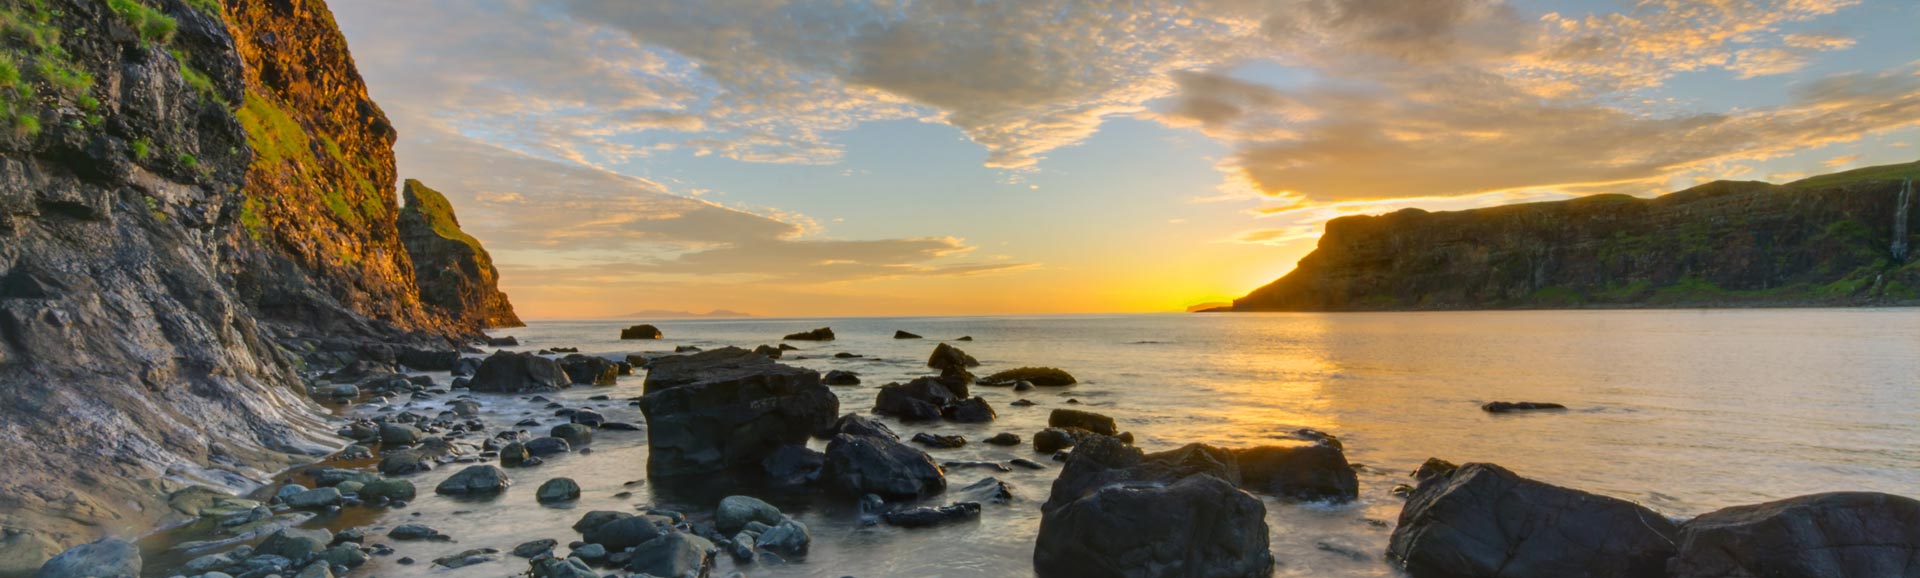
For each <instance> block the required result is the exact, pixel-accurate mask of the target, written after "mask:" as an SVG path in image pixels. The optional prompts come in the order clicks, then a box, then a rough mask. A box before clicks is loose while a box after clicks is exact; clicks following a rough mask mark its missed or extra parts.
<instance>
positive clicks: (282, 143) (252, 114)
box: [235, 91, 371, 235]
mask: <svg viewBox="0 0 1920 578" xmlns="http://www.w3.org/2000/svg"><path fill="white" fill-rule="evenodd" d="M235 114H236V116H238V117H239V118H240V127H241V128H242V129H245V130H246V131H247V145H248V146H249V147H251V148H252V149H253V154H254V162H255V163H262V164H266V165H269V166H275V167H278V168H281V169H283V170H289V171H293V172H295V173H299V174H306V173H308V172H309V171H312V170H315V169H316V168H317V167H318V165H319V162H320V160H319V158H317V157H315V156H314V155H313V139H312V137H311V136H309V135H308V134H307V129H306V128H305V127H302V126H300V122H299V121H296V120H294V119H293V115H291V114H288V113H287V111H286V109H283V108H281V107H280V106H279V105H278V104H275V103H274V102H273V101H272V100H269V99H268V98H266V97H264V96H261V95H259V94H257V93H254V92H251V91H249V92H248V93H247V98H246V102H245V103H244V104H242V105H241V106H240V110H239V111H237V112H236V113H235ZM368 186H369V187H370V186H371V183H369V184H368ZM320 202H321V204H324V205H326V206H327V210H328V211H330V212H332V213H333V216H334V217H337V218H339V219H340V221H341V222H342V223H347V224H358V223H360V222H361V220H362V216H361V214H360V213H359V212H356V211H355V210H354V205H353V203H350V202H348V201H347V196H346V194H345V193H342V192H340V191H337V190H332V189H322V191H321V193H320ZM259 208H260V207H259V206H258V205H256V206H255V207H254V209H255V215H258V210H259ZM245 209H246V207H242V210H243V211H244V210H245ZM241 216H242V218H241V223H242V224H246V223H248V222H249V220H248V219H247V218H245V217H246V215H245V214H244V213H243V214H242V215H241ZM254 222H258V223H260V224H264V219H258V218H256V219H254ZM249 230H250V231H253V232H254V233H255V234H256V235H257V234H258V233H259V231H258V230H256V229H253V228H252V227H251V226H250V227H249Z"/></svg>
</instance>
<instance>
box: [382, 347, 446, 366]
mask: <svg viewBox="0 0 1920 578" xmlns="http://www.w3.org/2000/svg"><path fill="white" fill-rule="evenodd" d="M394 357H395V360H396V361H399V362H400V365H404V366H407V368H409V369H412V370H415V371H449V370H452V369H453V365H454V364H455V363H458V362H459V361H460V352H458V351H454V350H452V349H445V350H433V349H415V348H411V347H408V348H403V349H401V350H399V351H396V352H394Z"/></svg>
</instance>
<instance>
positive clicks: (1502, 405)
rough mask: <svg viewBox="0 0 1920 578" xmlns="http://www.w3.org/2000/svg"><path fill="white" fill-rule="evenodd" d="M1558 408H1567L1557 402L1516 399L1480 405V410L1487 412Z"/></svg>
mask: <svg viewBox="0 0 1920 578" xmlns="http://www.w3.org/2000/svg"><path fill="white" fill-rule="evenodd" d="M1558 409H1567V406H1564V405H1560V404H1557V403H1541V402H1533V401H1518V402H1509V401H1496V402H1491V403H1488V404H1486V405H1482V406H1480V411H1484V412H1487V413H1508V412H1515V411H1545V410H1558Z"/></svg>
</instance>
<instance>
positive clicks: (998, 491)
mask: <svg viewBox="0 0 1920 578" xmlns="http://www.w3.org/2000/svg"><path fill="white" fill-rule="evenodd" d="M959 492H960V495H962V496H966V497H967V501H970V502H979V503H987V504H1005V503H1008V502H1012V501H1013V486H1011V485H1008V484H1007V483H1006V482H1003V481H1000V479H999V478H993V477H987V478H980V481H977V482H974V483H971V484H967V486H966V487H964V488H960V490H959Z"/></svg>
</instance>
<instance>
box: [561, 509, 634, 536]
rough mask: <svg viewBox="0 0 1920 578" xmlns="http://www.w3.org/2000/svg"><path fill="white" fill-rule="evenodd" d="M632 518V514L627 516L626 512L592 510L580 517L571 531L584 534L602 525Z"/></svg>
mask: <svg viewBox="0 0 1920 578" xmlns="http://www.w3.org/2000/svg"><path fill="white" fill-rule="evenodd" d="M632 517H633V514H629V513H626V512H614V511H610V510H594V511H591V512H587V514H586V515H584V516H581V517H580V521H578V522H574V523H573V531H575V532H579V533H582V534H585V533H587V532H588V531H591V530H593V529H594V528H598V527H600V526H601V525H604V524H606V523H608V522H612V521H614V520H622V519H626V518H632Z"/></svg>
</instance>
